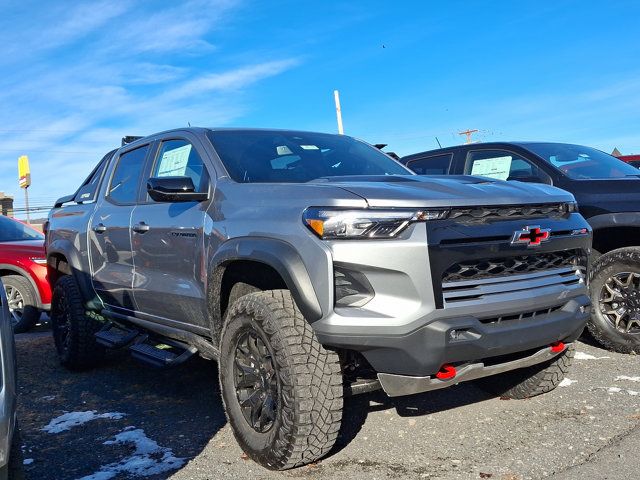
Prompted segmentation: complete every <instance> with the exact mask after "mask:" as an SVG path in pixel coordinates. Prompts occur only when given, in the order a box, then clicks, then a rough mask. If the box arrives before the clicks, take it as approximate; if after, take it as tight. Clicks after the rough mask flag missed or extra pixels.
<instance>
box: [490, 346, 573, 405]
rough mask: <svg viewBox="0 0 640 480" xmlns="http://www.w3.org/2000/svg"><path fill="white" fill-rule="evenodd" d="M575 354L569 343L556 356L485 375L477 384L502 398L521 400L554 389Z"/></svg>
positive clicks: (567, 369)
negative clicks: (536, 362)
mask: <svg viewBox="0 0 640 480" xmlns="http://www.w3.org/2000/svg"><path fill="white" fill-rule="evenodd" d="M574 355H575V347H574V345H573V344H571V345H569V346H568V347H567V349H566V350H565V351H564V352H563V353H561V354H560V355H558V356H557V357H555V358H553V359H551V360H549V361H547V362H545V363H542V364H540V365H534V366H531V367H526V368H520V369H518V370H513V371H510V372H506V373H501V374H498V375H493V376H491V377H486V378H483V379H480V380H479V381H478V385H479V386H480V387H481V388H482V389H484V390H486V391H489V392H491V393H493V394H496V395H500V396H501V397H502V398H510V399H516V400H523V399H525V398H531V397H535V396H537V395H542V394H543V393H548V392H550V391H551V390H554V389H555V388H556V387H557V386H558V385H560V382H562V380H563V379H564V377H565V375H566V374H567V372H568V371H569V367H570V366H571V363H572V361H573V357H574Z"/></svg>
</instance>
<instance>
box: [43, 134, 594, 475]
mask: <svg viewBox="0 0 640 480" xmlns="http://www.w3.org/2000/svg"><path fill="white" fill-rule="evenodd" d="M123 143H125V142H124V141H123ZM46 235H47V240H46V248H47V259H48V268H49V279H50V281H51V283H52V285H53V286H54V289H53V302H52V312H51V318H52V326H53V335H54V339H55V344H56V348H57V351H58V354H59V356H60V359H61V362H62V364H63V365H65V366H66V367H68V368H69V369H85V368H88V367H91V366H94V365H96V363H97V362H99V361H100V359H101V358H102V356H103V355H104V352H105V350H106V349H108V348H127V349H129V350H130V351H131V353H132V355H133V356H134V357H136V358H137V359H140V360H143V361H145V362H147V363H150V364H152V365H156V366H165V367H166V366H172V365H178V364H180V363H181V362H183V361H185V360H186V359H188V358H189V357H191V356H192V355H195V354H199V355H200V356H202V357H205V358H208V359H215V360H217V361H218V364H219V377H220V386H221V391H222V398H223V401H224V405H225V409H226V413H227V416H228V419H229V422H230V424H231V427H232V429H233V432H234V434H235V436H236V439H237V440H238V442H239V443H240V445H241V446H242V448H243V449H244V450H245V452H246V453H247V454H248V455H249V456H250V457H251V458H253V459H254V460H256V461H257V462H258V463H260V464H262V465H264V466H265V467H268V468H271V469H286V468H292V467H296V466H300V465H304V464H306V463H309V462H313V461H315V460H317V459H319V458H321V457H322V456H324V455H325V454H327V453H328V452H329V451H330V449H331V448H332V446H333V444H334V442H335V440H336V438H337V436H338V433H339V429H340V425H341V421H342V409H343V398H344V396H345V395H350V394H355V393H362V392H366V391H370V390H372V389H376V388H380V387H382V389H383V390H384V391H385V392H386V393H387V394H388V395H389V396H400V395H410V394H415V393H420V392H426V391H430V390H435V389H439V388H443V387H447V386H450V385H454V384H457V383H459V382H463V381H468V380H477V381H478V384H479V385H481V386H482V387H484V388H487V389H489V390H490V391H491V392H495V393H497V394H500V395H504V396H507V397H511V398H526V397H530V396H533V395H537V394H540V393H544V392H547V391H550V390H552V389H553V388H555V387H556V386H557V385H558V383H559V382H560V381H561V380H562V378H563V377H564V373H565V371H566V369H567V367H568V365H569V363H570V361H571V358H572V356H573V345H572V342H573V341H574V340H575V339H576V338H577V337H578V336H579V335H580V333H581V332H582V330H583V328H584V325H585V322H586V320H587V317H588V315H589V311H588V310H589V297H588V295H587V291H586V287H585V275H586V268H587V264H588V262H587V256H588V254H589V252H590V248H591V230H590V228H589V226H588V224H587V223H586V222H585V220H584V219H583V218H582V217H581V216H580V215H579V214H578V213H577V212H576V205H575V202H574V199H573V197H572V196H571V194H569V193H567V192H564V191H562V190H559V189H557V188H554V187H550V186H547V185H533V184H524V183H522V184H520V183H515V182H503V181H497V180H491V179H487V178H476V177H469V176H459V177H441V178H425V177H420V176H417V175H415V174H413V173H412V172H410V171H409V170H407V169H406V168H405V167H404V166H402V165H401V164H399V163H398V162H396V161H395V160H393V159H391V158H390V157H388V156H387V155H385V154H384V153H382V152H380V151H379V150H378V149H376V148H374V147H373V146H371V145H368V144H366V143H364V142H361V141H359V140H356V139H353V138H351V137H348V136H340V135H329V134H321V133H309V132H298V131H284V130H283V131H278V130H251V129H204V128H186V129H180V130H173V131H167V132H163V133H159V134H156V135H151V136H148V137H145V138H138V139H133V141H131V142H130V143H126V144H124V145H123V146H122V147H121V148H119V149H117V150H114V151H112V152H109V153H108V154H107V155H106V156H105V157H104V158H103V159H102V161H101V162H100V163H99V164H98V166H97V167H96V168H95V170H94V171H93V172H92V173H91V175H90V176H89V177H88V178H87V180H86V181H85V182H84V184H83V185H82V186H81V187H80V188H79V190H78V191H77V192H76V193H75V194H74V195H70V196H68V197H64V198H62V199H60V200H59V201H58V202H57V203H56V206H55V208H54V209H53V210H52V211H51V213H50V215H49V221H48V226H47V232H46ZM212 388H213V386H212Z"/></svg>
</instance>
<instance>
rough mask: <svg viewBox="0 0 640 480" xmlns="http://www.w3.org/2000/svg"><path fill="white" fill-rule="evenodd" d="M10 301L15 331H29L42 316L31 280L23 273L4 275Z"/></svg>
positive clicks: (5, 288) (3, 280)
mask: <svg viewBox="0 0 640 480" xmlns="http://www.w3.org/2000/svg"><path fill="white" fill-rule="evenodd" d="M2 283H4V290H5V293H6V294H7V300H8V302H9V313H10V314H11V326H12V327H13V331H14V332H15V333H23V332H27V331H29V330H30V329H31V328H33V326H34V325H35V324H36V322H37V321H38V319H39V318H40V310H39V309H38V301H37V296H36V292H35V290H34V289H33V286H31V283H30V282H29V280H27V279H26V278H24V277H23V276H21V275H6V276H4V277H2Z"/></svg>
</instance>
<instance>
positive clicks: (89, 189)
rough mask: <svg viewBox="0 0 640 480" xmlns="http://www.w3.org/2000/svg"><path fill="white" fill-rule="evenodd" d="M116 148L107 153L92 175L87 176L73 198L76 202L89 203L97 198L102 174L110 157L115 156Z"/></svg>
mask: <svg viewBox="0 0 640 480" xmlns="http://www.w3.org/2000/svg"><path fill="white" fill-rule="evenodd" d="M114 152H115V150H112V151H111V152H109V153H107V154H106V155H105V156H104V157H103V158H102V160H100V163H99V164H98V166H97V167H96V168H94V169H93V172H91V175H89V177H87V179H86V180H85V181H84V183H83V184H82V186H81V187H80V189H79V190H78V193H76V196H75V197H74V198H73V201H74V202H76V203H87V202H93V201H94V200H95V199H96V194H97V193H98V189H99V188H100V184H101V183H102V176H103V174H104V171H105V169H106V167H107V165H108V164H109V159H110V158H111V157H112V156H113V154H114Z"/></svg>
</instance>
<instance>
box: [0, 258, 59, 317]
mask: <svg viewBox="0 0 640 480" xmlns="http://www.w3.org/2000/svg"><path fill="white" fill-rule="evenodd" d="M0 270H9V271H11V272H15V273H17V274H18V275H20V276H22V277H24V278H26V279H27V280H29V283H30V284H31V288H33V291H34V292H35V294H36V302H37V303H38V304H37V305H36V306H37V307H38V308H39V309H40V310H42V309H43V308H44V305H42V297H41V296H40V290H38V285H36V282H35V281H34V280H33V278H32V277H31V275H29V272H27V271H26V270H24V269H22V268H20V267H18V266H16V265H11V264H10V263H0ZM47 308H48V307H47Z"/></svg>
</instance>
